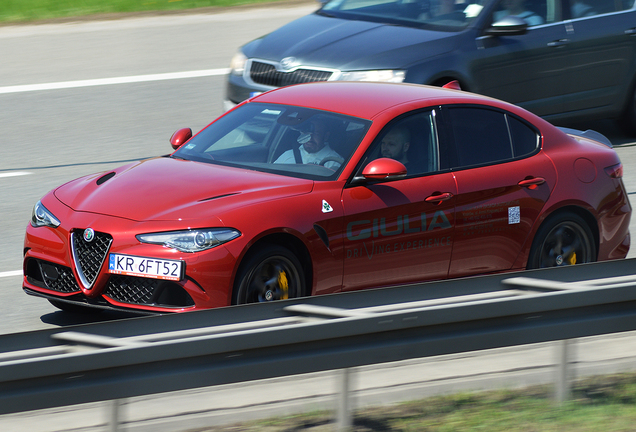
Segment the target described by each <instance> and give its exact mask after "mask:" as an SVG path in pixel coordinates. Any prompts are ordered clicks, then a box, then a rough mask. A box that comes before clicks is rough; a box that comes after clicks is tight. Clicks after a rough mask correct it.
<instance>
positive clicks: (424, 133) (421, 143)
mask: <svg viewBox="0 0 636 432" xmlns="http://www.w3.org/2000/svg"><path fill="white" fill-rule="evenodd" d="M437 142H438V141H437V131H436V126H435V112H434V111H426V112H420V113H417V114H413V115H410V116H407V117H403V118H401V119H399V120H397V121H394V122H392V123H390V124H389V125H388V126H387V127H386V128H385V129H384V130H383V131H382V132H381V133H380V134H379V135H378V139H377V140H376V142H375V144H374V145H373V146H371V154H370V155H369V156H370V157H369V158H368V160H374V159H377V158H381V157H388V158H392V159H395V160H398V161H400V162H402V163H403V164H404V166H405V167H406V170H407V175H409V176H411V175H417V174H425V173H429V172H434V171H438V170H439V151H438V145H437Z"/></svg>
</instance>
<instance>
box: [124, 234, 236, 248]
mask: <svg viewBox="0 0 636 432" xmlns="http://www.w3.org/2000/svg"><path fill="white" fill-rule="evenodd" d="M240 235H241V232H240V231H238V230H235V229H233V228H202V229H193V230H184V231H170V232H162V233H149V234H138V235H137V236H136V237H137V240H139V241H140V242H142V243H150V244H158V245H162V246H165V247H168V248H172V249H176V250H178V251H181V252H201V251H204V250H206V249H211V248H213V247H216V246H219V245H222V244H223V243H226V242H229V241H230V240H234V239H235V238H237V237H239V236H240Z"/></svg>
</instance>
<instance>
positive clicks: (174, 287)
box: [103, 275, 194, 307]
mask: <svg viewBox="0 0 636 432" xmlns="http://www.w3.org/2000/svg"><path fill="white" fill-rule="evenodd" d="M103 294H104V295H105V296H108V297H109V298H111V299H113V300H115V301H118V302H120V303H129V304H137V305H146V306H161V307H188V306H194V301H193V300H192V297H190V295H189V294H188V293H187V291H186V290H185V289H183V287H182V286H181V285H179V284H177V283H174V282H169V281H163V280H159V279H150V278H142V277H136V276H125V275H112V276H111V277H110V278H109V280H108V285H107V286H106V289H104V293H103Z"/></svg>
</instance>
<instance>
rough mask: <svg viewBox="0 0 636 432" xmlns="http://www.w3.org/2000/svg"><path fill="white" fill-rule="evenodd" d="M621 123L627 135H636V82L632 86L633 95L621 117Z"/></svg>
mask: <svg viewBox="0 0 636 432" xmlns="http://www.w3.org/2000/svg"><path fill="white" fill-rule="evenodd" d="M619 125H620V126H621V129H623V132H625V133H626V134H627V135H629V136H636V84H634V85H633V86H632V91H631V95H630V97H629V100H628V101H627V106H626V107H625V111H624V112H623V115H622V116H621V118H620V119H619Z"/></svg>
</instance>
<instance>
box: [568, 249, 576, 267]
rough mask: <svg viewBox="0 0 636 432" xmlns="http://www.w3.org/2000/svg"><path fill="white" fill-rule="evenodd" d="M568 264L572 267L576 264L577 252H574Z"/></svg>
mask: <svg viewBox="0 0 636 432" xmlns="http://www.w3.org/2000/svg"><path fill="white" fill-rule="evenodd" d="M568 264H570V265H574V264H576V252H572V255H570V258H569V259H568Z"/></svg>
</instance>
